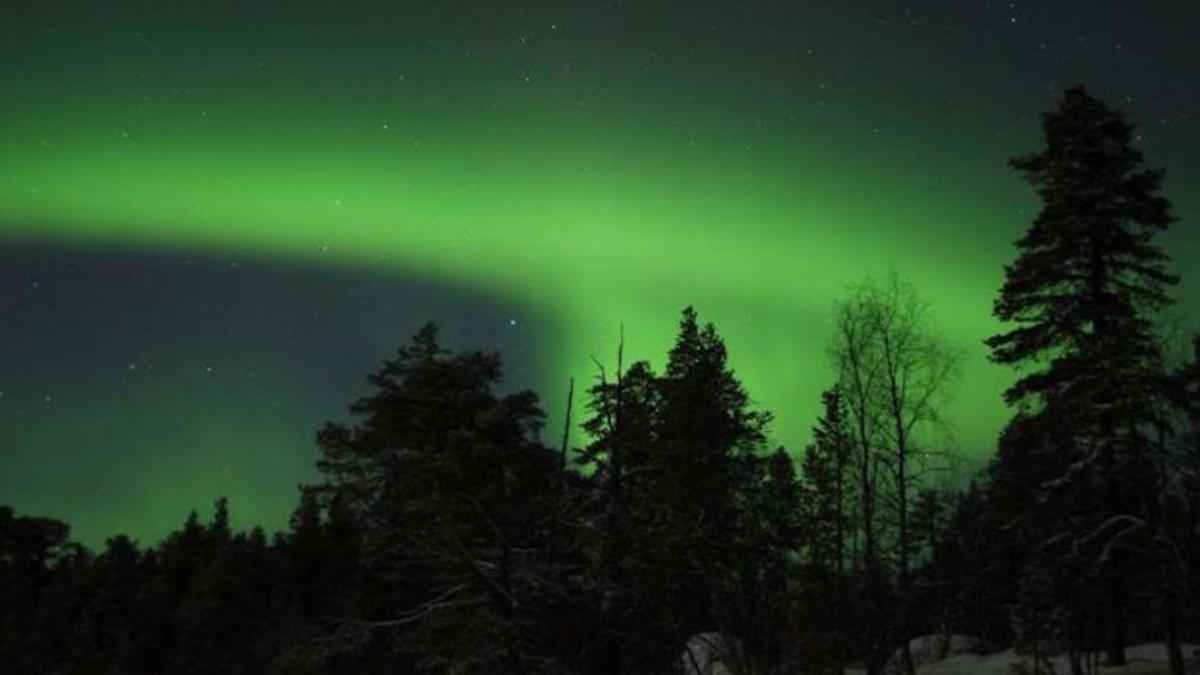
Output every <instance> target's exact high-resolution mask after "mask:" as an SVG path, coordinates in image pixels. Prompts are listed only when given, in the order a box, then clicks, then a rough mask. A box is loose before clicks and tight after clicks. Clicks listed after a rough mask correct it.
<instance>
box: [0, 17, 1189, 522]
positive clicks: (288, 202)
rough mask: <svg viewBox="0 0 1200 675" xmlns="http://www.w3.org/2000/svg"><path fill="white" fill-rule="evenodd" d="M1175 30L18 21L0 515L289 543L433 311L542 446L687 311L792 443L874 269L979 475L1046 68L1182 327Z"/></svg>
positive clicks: (904, 24)
mask: <svg viewBox="0 0 1200 675" xmlns="http://www.w3.org/2000/svg"><path fill="white" fill-rule="evenodd" d="M1197 25H1200V6H1197V5H1195V4H1194V3H1187V2H1182V1H1171V0H1157V1H1155V0H1152V1H1149V2H1145V3H1133V2H1128V3H1108V2H1097V1H1094V0H1093V1H1084V0H1063V1H1061V2H1053V3H1042V2H1039V3H1033V2H990V1H983V0H978V1H974V0H973V1H971V2H961V1H955V0H935V1H927V2H914V3H909V4H904V3H894V2H883V1H882V0H870V1H866V0H864V1H860V2H846V3H837V2H829V3H824V2H821V3H818V2H794V3H790V2H760V1H748V2H729V1H716V0H698V1H696V2H686V3H683V2H680V3H669V2H653V1H651V2H632V1H630V2H621V1H596V2H579V1H565V0H564V1H558V2H549V1H547V2H536V3H525V2H501V1H496V2H482V1H480V2H398V1H391V2H381V1H380V2H365V1H359V2H339V3H329V2H287V3H284V2H247V3H238V2H225V1H221V2H217V1H209V0H204V1H200V2H116V3H99V2H82V1H80V2H44V1H35V0H18V1H17V2H10V3H6V5H5V7H4V9H2V10H0V55H2V57H3V58H2V59H0V92H2V93H0V101H2V102H3V103H2V104H0V158H2V160H3V161H2V162H0V261H3V268H2V272H0V284H2V285H0V308H3V311H4V319H3V320H4V326H5V329H4V332H3V335H2V336H0V348H2V349H3V352H2V353H0V391H3V396H2V397H0V503H9V504H13V505H14V506H15V507H16V508H18V509H19V510H21V511H25V512H37V513H43V514H46V515H52V516H55V517H60V518H63V519H65V520H67V521H68V522H71V523H72V524H74V525H75V526H76V531H77V534H78V535H79V536H80V537H81V538H83V539H84V540H85V541H96V540H98V539H101V538H102V537H103V536H105V535H108V534H111V533H112V532H113V531H114V530H115V529H116V528H118V527H120V528H122V529H126V530H129V531H130V532H131V534H134V535H135V536H140V537H143V538H146V539H153V538H154V537H157V536H158V535H160V534H162V533H163V532H165V531H166V530H167V529H168V528H170V527H172V526H174V525H175V524H177V523H178V522H180V521H181V520H182V518H183V517H184V516H185V515H186V513H187V511H188V510H189V509H191V508H197V509H201V510H206V509H207V508H208V506H209V504H210V503H211V501H212V500H213V499H215V498H216V497H217V496H219V495H222V494H224V495H228V496H229V497H230V500H231V503H232V509H233V513H234V517H235V520H236V521H237V522H239V523H242V524H252V523H262V524H264V525H265V526H267V527H268V528H274V527H278V526H280V525H281V524H282V523H283V522H284V518H285V517H286V514H287V512H288V510H289V509H290V508H291V506H292V505H293V504H294V500H295V488H296V485H297V483H299V482H302V481H304V480H307V479H308V478H309V477H311V475H312V473H311V471H312V470H311V463H312V460H313V458H314V457H315V450H314V448H313V444H312V432H313V430H315V429H316V428H317V427H318V426H319V425H320V423H321V422H322V421H324V420H325V419H329V418H340V417H342V416H343V415H344V410H345V403H346V402H348V401H349V400H351V399H352V398H354V397H356V396H358V395H359V394H361V393H362V392H363V390H364V384H363V376H364V375H365V374H366V372H367V371H368V370H369V369H371V368H373V367H374V365H375V364H376V363H378V361H379V360H380V359H382V358H384V357H386V356H387V355H389V354H390V353H391V351H392V349H393V348H394V347H395V345H397V344H398V343H399V342H400V341H401V340H403V339H405V338H406V337H407V336H408V334H409V333H411V331H412V330H413V329H415V328H416V326H417V325H419V324H420V323H422V322H423V321H424V320H426V319H435V320H437V321H439V322H440V323H442V324H444V325H445V326H446V329H447V337H448V338H449V339H450V341H451V342H452V345H453V346H455V347H459V348H468V347H484V348H492V347H494V348H498V349H500V350H501V352H502V353H503V354H504V356H505V358H506V362H507V363H508V366H509V371H510V373H511V377H510V380H512V381H513V383H514V384H515V385H518V386H530V387H533V388H534V389H535V390H537V391H538V393H539V394H540V395H541V397H542V399H543V404H544V405H545V406H546V408H547V409H548V410H549V411H550V413H551V415H550V419H549V426H550V427H551V429H557V428H558V425H559V424H561V416H560V414H559V413H560V412H561V409H562V407H563V400H562V399H563V398H564V397H565V393H566V386H567V381H568V378H570V377H571V376H574V377H576V378H577V380H579V381H581V382H586V381H588V380H589V379H590V378H591V377H592V375H593V374H594V365H593V362H592V357H596V358H599V359H601V360H603V361H606V362H607V361H611V360H612V357H613V355H614V354H615V350H616V345H617V340H618V331H619V327H620V326H621V324H622V323H623V324H624V326H625V334H626V337H627V353H629V354H631V355H633V356H635V357H638V358H641V357H647V358H650V359H651V360H652V361H656V362H657V361H659V360H660V359H661V358H662V355H663V354H664V353H665V351H666V349H667V347H668V346H669V343H670V340H671V338H672V335H673V332H674V329H675V323H676V320H677V315H678V311H679V309H680V308H681V307H683V306H684V305H687V304H693V305H695V306H696V307H697V309H698V310H699V311H700V313H701V317H702V318H703V319H705V320H711V321H713V322H715V323H716V324H717V326H718V328H719V330H720V331H721V333H722V334H723V335H724V336H725V337H726V339H727V341H728V344H729V347H730V350H731V354H732V361H733V364H734V366H735V367H736V369H737V371H738V373H739V374H740V375H741V376H742V377H743V379H744V380H745V382H746V384H747V387H748V389H749V390H750V392H751V394H752V395H753V396H754V397H755V399H756V400H757V401H758V402H759V403H760V404H761V405H762V406H763V407H765V408H767V409H770V410H771V411H773V412H774V413H775V415H776V423H775V426H774V430H775V440H776V441H777V442H779V443H782V444H785V445H787V446H788V447H789V448H791V449H793V450H798V449H800V448H801V447H802V446H803V444H804V443H805V442H806V441H807V438H808V433H807V429H808V426H809V425H810V424H811V423H812V421H813V419H814V417H815V416H816V414H817V411H818V404H819V394H820V391H821V390H822V389H823V388H825V387H826V386H828V385H829V384H830V381H831V375H830V373H829V370H828V367H827V365H826V357H825V347H826V342H827V340H828V334H827V326H828V319H829V315H830V308H831V305H832V303H833V301H834V300H835V298H837V297H838V295H839V294H840V293H841V292H842V291H843V289H844V288H845V287H846V286H847V284H850V283H852V282H854V281H856V280H858V279H860V278H862V277H863V276H864V275H865V274H869V273H870V274H882V273H885V272H886V271H887V270H888V269H889V268H894V269H896V270H897V271H898V272H899V273H900V274H901V275H902V276H905V277H907V278H909V279H910V280H912V281H913V282H914V283H915V284H916V285H917V287H918V289H919V290H920V291H921V292H922V293H923V294H924V296H925V297H926V298H927V299H928V300H929V301H930V302H931V304H932V309H933V314H934V316H935V318H936V319H937V321H938V323H939V325H940V326H941V327H942V328H943V329H944V331H945V333H946V335H947V336H948V337H949V338H950V339H951V340H952V341H954V343H955V344H956V345H958V346H959V347H960V348H961V349H962V350H963V351H964V355H965V356H964V368H963V376H962V379H961V384H960V386H959V390H958V396H957V400H956V403H955V405H954V408H953V410H952V411H950V413H949V414H948V417H949V418H950V419H951V421H952V422H953V423H954V425H955V438H956V439H957V445H958V447H960V448H961V452H962V453H963V454H964V455H966V456H967V457H968V458H970V459H975V460H978V459H980V458H983V457H985V456H986V455H987V454H988V453H989V452H991V450H992V448H993V446H994V439H995V434H996V432H997V430H998V429H999V427H1000V425H1001V424H1002V423H1003V421H1004V420H1005V419H1006V418H1007V416H1008V414H1009V413H1008V411H1007V410H1006V409H1005V408H1004V407H1003V405H1002V403H1001V402H1000V397H999V392H1000V391H1001V389H1002V388H1003V387H1004V385H1005V384H1006V383H1007V382H1008V381H1009V378H1010V374H1009V373H1007V372H1006V371H1005V370H1004V369H1003V368H1000V367H998V366H994V365H991V364H989V363H988V362H987V359H986V352H985V349H984V347H983V345H982V340H983V339H984V338H985V337H986V336H987V335H989V334H990V333H991V332H993V331H994V330H995V328H996V326H995V324H994V322H993V320H992V319H991V315H990V310H991V302H992V298H993V297H994V294H995V292H996V290H997V289H998V287H999V285H1000V280H1001V278H1002V274H1003V269H1002V266H1003V264H1004V263H1005V262H1007V261H1009V260H1010V259H1011V256H1012V255H1013V249H1012V247H1011V242H1012V241H1013V240H1014V239H1015V238H1017V237H1018V236H1019V235H1020V234H1021V232H1023V231H1024V229H1025V227H1026V226H1027V224H1028V222H1029V219H1030V218H1031V217H1032V214H1033V213H1034V211H1035V209H1036V201H1035V198H1034V196H1033V195H1032V194H1031V193H1030V191H1029V190H1028V189H1027V187H1026V186H1025V185H1023V184H1022V183H1021V182H1020V180H1019V178H1018V177H1017V175H1016V174H1015V173H1014V172H1013V171H1011V170H1010V169H1008V168H1007V166H1006V160H1007V159H1008V158H1009V157H1010V156H1013V155H1017V154H1022V153H1025V152H1027V151H1029V150H1031V149H1034V148H1036V147H1037V145H1038V143H1039V135H1040V129H1039V127H1038V119H1039V117H1038V116H1039V113H1040V112H1041V111H1043V110H1045V109H1048V108H1049V107H1050V106H1051V105H1052V104H1053V102H1054V100H1055V98H1056V96H1057V94H1058V92H1059V91H1060V90H1061V88H1062V87H1063V86H1065V85H1069V84H1074V83H1083V84H1086V85H1087V86H1088V87H1089V88H1091V89H1092V90H1093V91H1094V92H1095V93H1096V94H1097V95H1099V96H1101V97H1102V98H1105V99H1106V100H1109V101H1111V102H1113V103H1114V104H1117V105H1119V106H1121V107H1122V108H1123V109H1125V110H1127V111H1128V112H1129V114H1130V115H1131V117H1132V119H1134V120H1135V121H1137V122H1138V123H1139V125H1140V129H1141V134H1142V135H1141V137H1140V141H1139V142H1140V143H1141V144H1142V147H1143V149H1144V151H1145V152H1146V154H1147V159H1148V162H1149V164H1150V165H1151V166H1162V167H1165V168H1166V169H1167V170H1168V175H1167V181H1166V187H1165V192H1166V195H1167V196H1168V197H1169V198H1170V199H1171V200H1172V201H1173V203H1174V205H1175V213H1176V215H1177V216H1179V218H1180V220H1179V222H1178V223H1176V224H1175V226H1174V228H1173V230H1172V232H1171V233H1169V234H1168V235H1167V237H1166V240H1165V241H1166V246H1165V248H1166V249H1167V250H1168V251H1169V252H1170V253H1171V254H1172V256H1173V257H1174V261H1175V263H1174V266H1175V269H1176V270H1178V271H1179V272H1180V273H1181V274H1182V275H1183V284H1182V285H1181V287H1180V288H1179V289H1178V291H1177V297H1178V298H1179V299H1180V303H1179V305H1177V307H1176V308H1175V314H1176V315H1178V317H1180V318H1179V322H1180V324H1181V325H1182V326H1183V327H1185V328H1194V327H1195V319H1196V317H1197V316H1198V312H1197V310H1200V274H1196V273H1193V272H1192V270H1191V269H1190V268H1191V265H1192V262H1191V261H1194V260H1196V259H1198V256H1197V254H1200V234H1197V231H1196V226H1195V223H1196V222H1197V218H1198V213H1197V210H1198V209H1200V193H1198V192H1197V189H1196V186H1197V185H1200V67H1198V66H1200V46H1197V44H1196V42H1195V40H1194V36H1193V35H1192V33H1193V31H1194V27H1195V26H1197ZM151 366H152V367H151ZM546 437H547V440H549V439H551V438H554V437H556V432H548V433H547V434H546Z"/></svg>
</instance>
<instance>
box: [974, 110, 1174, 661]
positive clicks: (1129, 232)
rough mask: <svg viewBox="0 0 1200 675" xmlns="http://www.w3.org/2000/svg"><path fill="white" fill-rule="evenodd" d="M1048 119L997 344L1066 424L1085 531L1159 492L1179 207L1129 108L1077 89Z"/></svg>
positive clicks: (1035, 407)
mask: <svg viewBox="0 0 1200 675" xmlns="http://www.w3.org/2000/svg"><path fill="white" fill-rule="evenodd" d="M1042 127H1043V132H1044V135H1045V142H1046V147H1045V148H1044V149H1043V150H1042V151H1040V152H1037V153H1035V154H1031V155H1028V156H1024V157H1019V158H1016V159H1014V160H1012V162H1011V164H1012V166H1013V167H1014V168H1015V169H1017V170H1018V171H1020V172H1021V173H1022V175H1023V176H1024V177H1025V179H1026V181H1028V182H1029V183H1030V184H1031V185H1032V186H1033V187H1034V188H1035V189H1036V190H1037V193H1038V196H1039V197H1040V198H1041V201H1042V209H1041V211H1040V212H1039V214H1038V215H1037V217H1036V218H1035V219H1034V222H1033V224H1032V226H1031V227H1030V229H1029V231H1028V232H1027V233H1026V234H1025V236H1023V237H1022V238H1021V239H1020V240H1018V241H1017V243H1016V245H1017V249H1018V257H1017V259H1016V261H1015V262H1013V263H1012V264H1010V265H1008V266H1006V268H1005V272H1006V278H1005V282H1004V285H1003V287H1002V289H1001V292H1000V296H999V298H998V299H997V300H996V303H995V307H994V312H995V315H996V316H997V318H999V319H1000V320H1002V321H1004V322H1008V323H1010V324H1016V326H1015V327H1013V328H1011V329H1010V330H1008V331H1006V332H1003V333H1001V334H998V335H996V336H993V337H992V338H990V339H988V340H987V344H988V346H989V347H990V348H991V350H992V358H993V360H994V361H996V362H998V363H1002V364H1008V365H1013V366H1019V367H1022V368H1023V369H1024V370H1023V371H1022V372H1023V374H1022V376H1021V377H1020V378H1019V379H1018V380H1017V382H1016V383H1015V384H1014V385H1013V386H1012V387H1011V388H1010V389H1009V390H1008V392H1007V393H1006V399H1007V401H1008V402H1009V403H1010V404H1013V405H1017V406H1019V408H1020V410H1022V411H1023V412H1024V413H1025V414H1030V415H1039V416H1051V417H1052V418H1053V419H1051V420H1049V424H1051V425H1054V426H1057V427H1058V428H1060V429H1065V430H1067V431H1068V438H1067V439H1066V443H1065V444H1062V445H1060V453H1059V454H1060V455H1061V461H1060V462H1058V466H1057V467H1054V469H1055V471H1056V472H1058V473H1059V474H1060V475H1061V476H1062V478H1063V480H1064V481H1069V482H1072V483H1073V485H1071V486H1066V485H1065V484H1064V483H1062V482H1060V483H1058V484H1057V491H1058V492H1059V493H1060V494H1061V493H1063V492H1074V493H1077V494H1078V495H1079V497H1078V499H1077V500H1076V501H1075V504H1074V507H1075V508H1074V510H1073V512H1072V513H1073V515H1074V516H1076V517H1074V518H1073V519H1072V520H1071V522H1068V523H1066V524H1065V526H1066V527H1069V528H1074V529H1076V531H1080V529H1081V528H1086V527H1087V526H1088V523H1086V522H1085V521H1093V522H1092V523H1091V524H1092V525H1094V524H1095V521H1097V520H1099V521H1102V520H1103V519H1104V518H1106V517H1108V516H1112V515H1114V514H1116V513H1124V512H1129V511H1131V510H1135V509H1138V508H1140V505H1142V504H1145V503H1149V502H1150V501H1153V500H1147V499H1146V498H1145V497H1146V495H1145V492H1146V491H1147V490H1149V489H1151V486H1153V485H1154V483H1155V481H1154V480H1153V477H1152V476H1151V475H1148V473H1150V472H1151V468H1150V464H1151V463H1150V462H1149V460H1148V456H1147V455H1148V450H1147V445H1148V444H1147V442H1146V439H1145V438H1144V437H1143V434H1142V431H1143V428H1144V426H1145V425H1146V424H1148V423H1151V422H1152V421H1153V420H1151V419H1149V415H1151V414H1152V410H1153V409H1154V406H1153V405H1152V404H1153V403H1154V402H1155V401H1156V400H1157V399H1158V397H1159V396H1160V395H1161V393H1162V392H1161V384H1162V381H1163V380H1162V377H1161V372H1160V370H1159V368H1158V365H1157V364H1159V363H1160V362H1161V359H1160V355H1159V345H1158V341H1157V339H1156V336H1155V334H1154V331H1153V328H1152V318H1153V315H1154V313H1155V312H1156V311H1158V310H1159V309H1161V308H1162V307H1163V306H1165V305H1166V304H1168V302H1169V298H1168V295H1167V291H1168V289H1169V287H1170V286H1172V285H1173V284H1175V283H1176V278H1175V277H1174V276H1173V275H1171V274H1170V273H1168V271H1167V270H1166V263H1167V255H1166V254H1165V253H1164V252H1163V251H1162V250H1161V249H1160V248H1159V247H1158V245H1157V244H1156V242H1155V236H1156V235H1157V234H1159V233H1160V232H1162V231H1163V230H1164V229H1165V228H1166V227H1167V226H1168V224H1169V223H1170V222H1171V221H1172V220H1173V218H1172V216H1171V212H1170V204H1169V202H1168V201H1167V200H1166V199H1165V198H1164V197H1163V196H1162V195H1161V194H1159V192H1160V188H1161V183H1162V176H1163V173H1162V171H1158V170H1152V169H1146V168H1144V167H1143V156H1142V153H1141V152H1140V151H1139V150H1138V149H1137V148H1136V147H1134V144H1133V125H1131V124H1130V123H1129V122H1128V121H1127V120H1126V118H1125V116H1124V115H1123V114H1122V113H1121V112H1119V111H1116V110H1113V109H1111V108H1109V107H1108V106H1107V105H1105V104H1104V103H1103V102H1101V101H1099V100H1098V99H1096V98H1094V97H1092V96H1091V95H1090V94H1088V92H1087V91H1085V90H1084V89H1083V88H1072V89H1068V90H1067V91H1066V92H1065V93H1064V94H1063V96H1062V99H1061V100H1060V102H1059V105H1058V108H1057V109H1056V110H1054V111H1052V112H1050V113H1048V114H1046V115H1045V116H1044V118H1043V124H1042ZM1080 500H1082V501H1080ZM1142 515H1149V514H1142ZM1122 576H1123V572H1122V570H1121V569H1120V568H1119V566H1117V567H1113V566H1110V569H1109V571H1108V576H1107V579H1108V583H1109V585H1110V589H1109V595H1110V599H1111V602H1110V607H1109V616H1108V640H1107V647H1106V651H1107V657H1108V661H1109V662H1110V663H1123V662H1124V654H1123V641H1124V635H1123V620H1124V617H1123V614H1122V608H1121V596H1122V590H1121V583H1122Z"/></svg>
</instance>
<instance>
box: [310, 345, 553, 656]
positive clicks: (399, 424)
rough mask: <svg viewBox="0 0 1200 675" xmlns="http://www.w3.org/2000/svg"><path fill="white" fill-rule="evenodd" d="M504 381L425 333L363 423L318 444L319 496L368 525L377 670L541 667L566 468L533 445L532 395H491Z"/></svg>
mask: <svg viewBox="0 0 1200 675" xmlns="http://www.w3.org/2000/svg"><path fill="white" fill-rule="evenodd" d="M500 377H501V365H500V359H499V356H498V355H497V354H495V353H484V352H464V353H459V354H451V353H450V352H448V351H447V350H445V349H443V348H442V347H441V345H440V344H439V341H438V334H437V329H436V328H435V327H434V326H433V325H432V324H430V325H427V326H425V327H424V328H422V329H421V330H420V331H419V332H418V333H417V334H416V335H415V336H414V337H413V339H412V342H411V343H410V344H408V345H405V346H403V347H401V349H400V350H399V353H398V354H397V356H396V358H394V359H392V360H389V361H386V362H385V363H384V364H383V366H382V368H380V369H379V370H378V371H377V372H376V373H374V374H373V375H372V376H371V377H370V378H369V381H370V383H371V384H372V386H373V387H374V389H375V391H374V392H373V393H371V394H370V395H368V396H366V397H364V398H362V399H360V400H358V401H356V402H355V403H354V404H353V405H352V406H351V410H352V412H354V413H355V414H356V415H357V416H358V417H359V423H358V424H357V425H355V426H353V427H349V426H345V425H335V424H330V425H327V426H326V427H325V428H324V429H323V430H322V431H321V433H320V434H319V437H318V440H319V444H320V446H321V451H322V458H321V461H320V462H319V468H320V469H321V470H322V472H323V473H324V474H325V477H326V483H325V485H324V486H323V488H322V489H323V491H324V492H325V493H326V494H327V495H328V496H329V499H330V500H331V502H330V503H331V506H332V504H333V503H336V502H337V501H340V502H341V503H342V504H343V505H344V506H345V507H346V508H347V509H349V510H350V512H351V513H353V514H354V518H355V520H356V521H357V522H358V523H360V524H361V527H360V533H361V566H362V567H361V572H362V574H363V578H364V581H365V582H366V584H365V586H363V587H362V588H360V591H361V594H360V598H361V599H362V600H363V602H362V604H361V606H360V607H359V609H360V611H361V612H362V615H361V616H360V617H359V619H360V620H361V621H362V622H363V625H364V626H365V629H366V630H367V631H368V632H369V633H370V635H371V636H374V637H372V638H371V640H377V642H375V644H379V643H382V644H383V645H387V646H385V647H383V648H382V649H383V651H384V652H385V653H384V655H383V658H382V661H380V663H386V662H387V661H388V658H393V659H394V662H395V663H397V664H402V663H404V662H410V663H411V662H415V663H416V666H417V667H418V668H419V669H421V670H426V671H438V672H442V671H445V670H460V669H461V670H463V671H479V670H488V671H489V672H536V671H537V670H538V669H539V668H541V667H542V664H543V661H544V657H545V655H544V654H542V653H541V652H540V651H539V649H540V647H539V646H538V645H537V644H535V643H536V642H537V640H536V631H535V628H536V626H537V622H538V620H537V618H536V617H538V616H539V613H538V606H539V604H538V603H539V599H538V595H537V594H538V593H539V592H540V591H539V590H538V589H540V588H542V586H543V585H542V584H541V583H540V582H541V570H540V567H539V565H541V563H542V558H541V557H540V555H539V552H540V550H541V549H540V547H541V546H542V545H543V544H544V539H545V535H546V532H548V531H549V527H550V523H551V522H552V520H553V513H552V512H551V511H550V508H549V507H550V505H551V504H550V499H549V495H552V494H553V489H552V487H553V486H554V485H556V484H558V482H559V481H558V471H559V467H558V457H557V456H556V454H555V453H554V452H552V451H551V450H549V449H548V448H545V447H544V446H542V445H541V444H540V443H539V442H538V440H537V433H538V431H539V429H540V427H541V423H542V419H543V414H542V412H541V410H540V409H539V408H538V407H537V401H536V397H535V396H534V395H533V394H532V393H531V392H527V391H526V392H516V393H512V394H507V395H504V396H500V395H498V394H496V393H495V391H494V389H495V387H496V385H497V383H498V382H499V380H500ZM357 639H358V638H357V637H355V638H354V639H353V640H350V641H351V642H354V640H357ZM371 640H368V642H371ZM388 652H391V654H392V655H391V657H388V656H387V653H388ZM397 667H399V666H397Z"/></svg>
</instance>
